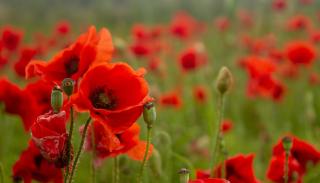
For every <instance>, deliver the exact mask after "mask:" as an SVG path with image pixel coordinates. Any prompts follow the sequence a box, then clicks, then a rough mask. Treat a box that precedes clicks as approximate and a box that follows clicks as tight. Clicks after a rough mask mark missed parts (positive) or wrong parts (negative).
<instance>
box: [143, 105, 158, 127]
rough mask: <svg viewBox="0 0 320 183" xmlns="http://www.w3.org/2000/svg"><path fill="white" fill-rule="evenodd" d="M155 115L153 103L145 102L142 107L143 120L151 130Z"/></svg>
mask: <svg viewBox="0 0 320 183" xmlns="http://www.w3.org/2000/svg"><path fill="white" fill-rule="evenodd" d="M156 118H157V113H156V107H155V106H154V103H153V102H147V103H146V104H144V106H143V119H144V122H145V123H146V124H147V126H148V128H152V125H153V123H154V122H155V121H156Z"/></svg>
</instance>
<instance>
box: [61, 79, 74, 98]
mask: <svg viewBox="0 0 320 183" xmlns="http://www.w3.org/2000/svg"><path fill="white" fill-rule="evenodd" d="M61 84H62V89H63V91H64V93H65V94H66V95H68V96H71V95H72V93H73V90H74V81H73V80H72V79H71V78H65V79H64V80H63V81H62V83H61Z"/></svg>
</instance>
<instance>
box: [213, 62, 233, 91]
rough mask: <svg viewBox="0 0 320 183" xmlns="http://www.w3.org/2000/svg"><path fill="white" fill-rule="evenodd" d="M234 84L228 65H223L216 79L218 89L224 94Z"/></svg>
mask: <svg viewBox="0 0 320 183" xmlns="http://www.w3.org/2000/svg"><path fill="white" fill-rule="evenodd" d="M232 84H233V76H232V74H231V72H230V70H229V69H228V68H227V67H222V68H221V69H220V71H219V74H218V77H217V80H216V89H217V91H218V92H219V93H220V94H221V95H223V94H225V93H226V92H228V91H229V90H230V88H231V86H232Z"/></svg>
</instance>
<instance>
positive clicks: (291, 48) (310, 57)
mask: <svg viewBox="0 0 320 183" xmlns="http://www.w3.org/2000/svg"><path fill="white" fill-rule="evenodd" d="M285 52H286V56H287V58H288V59H289V61H290V62H291V63H292V64H294V65H311V64H312V63H313V62H314V61H315V58H316V49H315V47H314V46H313V45H312V44H311V43H309V42H304V41H293V42H290V43H288V44H287V46H286V49H285Z"/></svg>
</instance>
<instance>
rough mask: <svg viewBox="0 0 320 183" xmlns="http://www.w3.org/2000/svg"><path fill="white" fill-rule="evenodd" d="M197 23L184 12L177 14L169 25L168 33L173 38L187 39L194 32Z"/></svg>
mask: <svg viewBox="0 0 320 183" xmlns="http://www.w3.org/2000/svg"><path fill="white" fill-rule="evenodd" d="M196 27H197V22H196V20H195V19H194V18H193V17H192V16H190V15H188V14H187V13H186V12H178V13H177V14H176V15H175V17H174V18H173V20H172V21H171V23H170V31H171V33H172V35H173V36H175V37H177V38H180V39H188V38H190V37H192V36H193V34H194V33H195V32H196Z"/></svg>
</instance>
